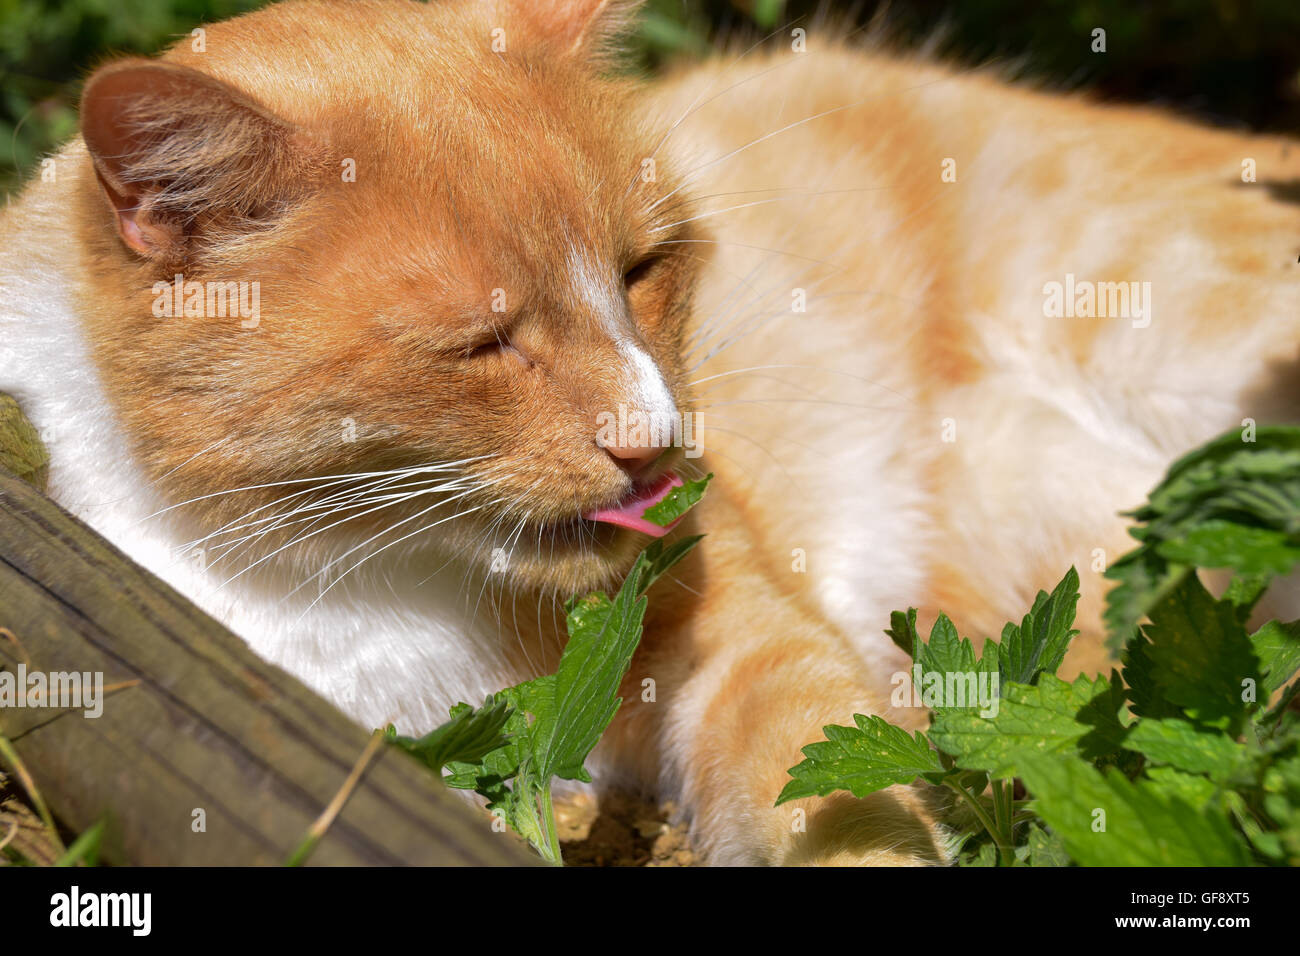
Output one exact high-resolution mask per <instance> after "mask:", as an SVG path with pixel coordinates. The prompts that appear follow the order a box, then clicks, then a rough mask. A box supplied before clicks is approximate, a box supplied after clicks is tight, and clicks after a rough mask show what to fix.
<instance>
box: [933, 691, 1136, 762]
mask: <svg viewBox="0 0 1300 956" xmlns="http://www.w3.org/2000/svg"><path fill="white" fill-rule="evenodd" d="M1122 704H1123V699H1122V698H1121V697H1120V695H1119V694H1118V693H1114V692H1112V689H1111V686H1110V683H1109V682H1108V681H1107V680H1106V679H1105V678H1098V679H1097V680H1096V681H1092V680H1089V679H1088V678H1086V677H1080V678H1078V679H1077V680H1076V681H1075V682H1074V683H1073V684H1067V683H1066V682H1065V681H1063V680H1061V679H1060V678H1058V677H1054V676H1052V675H1050V674H1044V675H1042V678H1041V679H1040V681H1039V683H1038V684H1037V685H1036V686H1030V685H1027V684H1011V685H1009V689H1008V691H1007V696H1006V697H1004V698H1003V699H1002V701H1001V704H1000V706H999V708H998V712H997V715H996V716H994V717H988V718H985V717H980V716H979V715H978V713H976V712H973V711H970V710H955V709H951V710H943V711H935V714H934V722H933V724H932V725H931V727H930V739H931V740H933V741H934V743H935V745H936V746H938V747H939V748H940V749H941V750H942V751H944V753H948V754H951V755H952V756H953V757H955V758H956V760H957V766H959V767H961V768H963V769H966V770H983V771H986V772H988V773H989V774H990V775H992V776H993V777H1000V778H1007V777H1014V776H1016V774H1017V773H1018V772H1019V768H1020V766H1021V763H1022V762H1023V761H1024V760H1026V759H1032V758H1035V757H1041V756H1043V755H1045V754H1074V753H1082V754H1083V755H1084V756H1087V757H1089V758H1095V757H1097V756H1099V755H1101V754H1102V753H1111V752H1114V751H1116V750H1118V749H1119V747H1120V746H1121V744H1122V741H1123V738H1124V734H1125V733H1126V730H1125V728H1124V727H1123V726H1122V725H1121V723H1120V720H1119V710H1120V707H1121V705H1122ZM1081 718H1082V719H1081ZM1085 721H1090V722H1085Z"/></svg>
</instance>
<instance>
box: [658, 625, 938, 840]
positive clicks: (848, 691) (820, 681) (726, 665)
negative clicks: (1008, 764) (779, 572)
mask: <svg viewBox="0 0 1300 956" xmlns="http://www.w3.org/2000/svg"><path fill="white" fill-rule="evenodd" d="M765 617H766V620H767V622H768V623H769V625H770V624H771V623H774V622H773V620H772V617H770V616H765ZM778 620H779V619H778ZM783 623H786V624H789V625H791V626H792V628H797V622H794V621H788V622H783ZM855 667H856V661H855V659H854V658H853V657H852V655H851V654H850V653H849V652H848V650H847V648H846V647H845V646H844V645H843V643H842V641H840V640H838V639H833V638H828V637H827V636H826V635H824V634H818V633H815V631H814V629H812V628H808V627H807V626H806V625H805V626H804V627H803V628H798V629H792V630H789V631H785V632H784V633H772V632H768V633H767V634H766V635H765V636H764V637H762V638H759V639H756V640H752V641H746V642H743V643H741V644H739V645H738V646H735V647H732V648H728V649H727V650H726V651H723V652H721V653H718V654H716V655H713V656H712V657H711V658H710V659H709V660H708V661H707V662H705V664H704V666H703V667H701V668H700V669H699V670H698V671H697V672H696V673H695V674H694V675H693V676H692V677H691V679H690V680H689V682H688V683H687V684H686V686H685V687H684V688H683V689H682V692H681V695H680V697H679V699H678V701H677V703H678V706H677V708H676V709H675V710H674V711H673V713H672V714H671V715H670V717H671V726H670V729H669V735H668V743H667V754H666V757H667V760H668V761H669V765H670V766H671V767H672V769H673V771H674V772H675V775H676V776H677V777H678V779H679V784H680V787H681V793H682V798H683V802H684V805H685V806H686V807H687V808H688V810H689V811H690V813H691V814H692V817H693V831H692V832H693V833H694V834H696V836H697V839H698V840H699V842H700V844H701V848H702V849H703V850H704V851H705V853H706V855H707V858H708V859H709V860H710V861H711V862H713V863H717V864H753V863H762V864H786V865H809V864H812V865H816V864H823V865H925V864H938V863H942V862H945V854H944V851H943V845H944V835H943V833H942V832H941V829H940V828H939V826H938V825H937V823H936V812H935V811H936V800H935V799H934V797H933V796H932V795H930V794H928V793H926V792H924V791H921V790H916V789H912V788H907V787H894V788H891V789H888V790H883V791H879V792H877V793H874V794H871V795H869V796H868V797H866V798H865V799H861V800H860V799H857V798H854V797H853V796H851V795H850V794H848V793H837V794H834V795H831V796H830V797H826V798H809V799H804V800H797V801H792V802H790V803H786V804H782V805H781V806H779V807H778V806H776V805H775V803H776V798H777V795H778V794H779V793H780V792H781V789H782V788H783V787H784V786H785V784H786V783H787V782H789V780H790V777H789V775H788V774H787V772H786V771H787V770H788V769H789V768H790V767H792V766H794V765H795V764H796V763H798V762H799V761H800V760H801V759H802V755H801V754H800V747H801V746H803V745H805V744H808V743H812V742H813V741H815V740H821V739H823V732H822V728H823V727H824V726H826V725H828V724H848V725H851V724H852V722H853V721H852V716H853V714H855V713H860V714H880V715H883V716H887V717H888V716H890V715H889V713H888V711H887V710H886V709H885V708H884V707H882V706H881V704H880V702H879V701H876V700H873V699H872V695H871V694H869V693H867V692H866V691H865V690H864V684H863V682H862V681H861V680H860V679H858V678H857V676H856V674H855ZM893 719H897V718H896V717H894V718H893Z"/></svg>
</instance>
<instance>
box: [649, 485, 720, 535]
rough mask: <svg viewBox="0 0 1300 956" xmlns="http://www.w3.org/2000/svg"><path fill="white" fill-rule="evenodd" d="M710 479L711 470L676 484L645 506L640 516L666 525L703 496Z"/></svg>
mask: <svg viewBox="0 0 1300 956" xmlns="http://www.w3.org/2000/svg"><path fill="white" fill-rule="evenodd" d="M712 480H713V472H709V473H708V474H707V475H705V476H704V477H703V478H697V479H695V480H694V481H688V482H685V483H684V484H681V485H678V486H677V487H676V488H674V489H673V490H672V491H670V492H668V494H667V496H665V498H664V499H663V501H660V502H659V503H658V504H655V505H651V506H650V507H649V508H647V509H646V510H645V511H644V512H643V513H642V515H641V517H642V518H644V519H645V520H646V521H649V522H650V523H651V524H657V525H659V527H661V528H666V527H668V526H669V525H670V524H672V523H673V522H674V521H676V520H677V519H678V518H680V517H681V516H682V515H684V514H686V512H688V511H690V510H691V509H692V508H694V507H695V506H696V505H697V504H698V503H699V501H700V499H701V498H703V497H704V489H705V488H707V487H709V482H710V481H712Z"/></svg>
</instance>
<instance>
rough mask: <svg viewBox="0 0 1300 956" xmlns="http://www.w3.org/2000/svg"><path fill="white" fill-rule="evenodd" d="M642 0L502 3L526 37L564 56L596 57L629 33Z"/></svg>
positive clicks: (514, 0)
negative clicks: (521, 25) (551, 45)
mask: <svg viewBox="0 0 1300 956" xmlns="http://www.w3.org/2000/svg"><path fill="white" fill-rule="evenodd" d="M642 2H643V0H503V3H504V6H505V7H506V8H507V10H508V12H509V13H510V14H511V15H512V18H513V19H515V20H516V21H522V22H523V23H524V24H525V25H526V27H527V29H528V31H529V33H530V34H531V35H532V36H533V37H534V38H537V39H543V40H546V41H549V42H551V43H554V44H556V45H558V46H560V47H561V48H562V49H563V50H564V52H566V53H576V54H584V55H599V54H600V53H601V52H603V50H604V49H605V48H606V47H607V46H608V45H609V44H610V43H611V42H612V41H613V40H614V39H615V38H617V37H618V36H619V35H621V34H623V33H625V32H626V31H627V30H628V29H630V27H631V25H632V23H633V22H634V21H635V20H636V15H637V11H638V10H639V9H640V7H641V4H642Z"/></svg>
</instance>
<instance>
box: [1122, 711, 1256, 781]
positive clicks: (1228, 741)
mask: <svg viewBox="0 0 1300 956" xmlns="http://www.w3.org/2000/svg"><path fill="white" fill-rule="evenodd" d="M1124 745H1125V746H1126V747H1128V748H1129V749H1130V750H1136V751H1139V752H1140V753H1142V754H1144V755H1145V756H1146V757H1147V758H1148V759H1150V760H1153V761H1155V762H1156V763H1162V764H1168V765H1169V766H1171V767H1176V768H1177V769H1179V770H1185V771H1187V772H1189V773H1200V774H1206V775H1207V776H1209V777H1212V778H1214V779H1215V780H1226V779H1227V778H1228V777H1230V776H1231V775H1232V773H1233V771H1234V770H1236V769H1237V768H1238V767H1239V766H1240V765H1241V764H1242V763H1243V762H1244V761H1245V760H1246V751H1245V748H1244V747H1243V746H1242V745H1241V744H1239V743H1237V742H1236V741H1235V740H1233V739H1232V738H1231V737H1229V736H1228V735H1227V734H1225V733H1223V732H1222V731H1219V730H1213V729H1209V728H1204V727H1199V726H1197V725H1196V724H1193V723H1192V722H1191V721H1187V720H1180V719H1177V718H1166V719H1164V720H1154V719H1150V718H1148V719H1146V720H1139V721H1138V722H1137V723H1136V724H1134V726H1133V727H1132V729H1131V730H1130V731H1129V734H1128V737H1127V738H1126V739H1125V742H1124Z"/></svg>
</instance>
